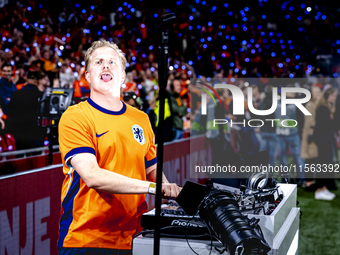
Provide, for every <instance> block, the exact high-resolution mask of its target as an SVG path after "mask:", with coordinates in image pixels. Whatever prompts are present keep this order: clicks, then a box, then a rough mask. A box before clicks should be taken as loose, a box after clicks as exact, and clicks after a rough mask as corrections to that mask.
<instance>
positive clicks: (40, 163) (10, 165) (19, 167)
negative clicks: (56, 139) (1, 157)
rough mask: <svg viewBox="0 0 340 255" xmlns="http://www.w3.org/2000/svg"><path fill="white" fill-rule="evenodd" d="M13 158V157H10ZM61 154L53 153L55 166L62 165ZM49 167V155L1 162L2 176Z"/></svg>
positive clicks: (0, 170)
mask: <svg viewBox="0 0 340 255" xmlns="http://www.w3.org/2000/svg"><path fill="white" fill-rule="evenodd" d="M10 157H13V156H10ZM61 162H62V161H61V156H60V152H55V153H53V164H54V165H55V164H60V163H61ZM45 166H48V154H46V155H39V156H31V157H27V158H16V159H10V160H6V161H1V162H0V175H2V174H9V173H17V172H24V171H28V170H32V169H37V168H41V167H45Z"/></svg>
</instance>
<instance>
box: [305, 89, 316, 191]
mask: <svg viewBox="0 0 340 255" xmlns="http://www.w3.org/2000/svg"><path fill="white" fill-rule="evenodd" d="M311 94H312V98H311V100H310V101H309V102H308V103H307V105H306V109H307V110H308V111H309V112H310V113H311V114H312V115H306V116H305V123H304V127H303V130H302V139H301V157H302V158H303V159H304V160H305V163H306V164H309V165H310V164H317V163H319V162H318V147H317V146H316V144H315V142H312V141H310V137H312V136H313V132H314V127H315V111H316V104H317V101H318V100H319V98H320V94H321V88H320V87H319V86H317V85H316V84H314V85H313V86H312V88H311ZM306 177H308V178H306V183H305V184H304V187H305V188H306V189H307V190H310V189H312V185H313V184H314V176H313V174H309V173H306Z"/></svg>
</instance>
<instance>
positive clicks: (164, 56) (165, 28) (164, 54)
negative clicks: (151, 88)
mask: <svg viewBox="0 0 340 255" xmlns="http://www.w3.org/2000/svg"><path fill="white" fill-rule="evenodd" d="M175 20H176V16H175V14H174V13H168V14H165V15H164V16H162V17H161V19H160V21H159V23H158V25H157V28H158V29H159V30H160V31H161V33H162V35H161V36H162V37H161V43H160V46H159V61H158V74H159V84H158V85H159V120H158V131H157V132H158V134H157V136H158V145H157V179H156V198H155V199H156V201H155V205H156V213H155V233H154V247H153V248H154V250H153V254H154V255H159V244H160V223H161V216H160V214H161V204H162V176H163V170H162V169H163V151H164V150H163V149H164V148H163V144H164V131H163V130H164V104H165V88H166V85H167V81H168V53H169V51H168V44H169V29H170V28H172V27H173V25H174V24H175Z"/></svg>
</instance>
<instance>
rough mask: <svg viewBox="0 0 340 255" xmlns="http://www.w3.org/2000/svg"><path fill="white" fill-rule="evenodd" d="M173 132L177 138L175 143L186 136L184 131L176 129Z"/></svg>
mask: <svg viewBox="0 0 340 255" xmlns="http://www.w3.org/2000/svg"><path fill="white" fill-rule="evenodd" d="M172 130H173V131H174V133H175V137H174V139H173V141H174V140H177V139H182V138H183V134H184V132H183V130H180V129H176V128H173V129H172Z"/></svg>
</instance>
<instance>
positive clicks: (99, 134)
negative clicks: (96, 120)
mask: <svg viewBox="0 0 340 255" xmlns="http://www.w3.org/2000/svg"><path fill="white" fill-rule="evenodd" d="M107 132H109V130H108V131H106V132H104V133H101V134H99V135H98V134H97V133H96V136H97V137H101V136H102V135H105V134H106V133H107Z"/></svg>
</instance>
